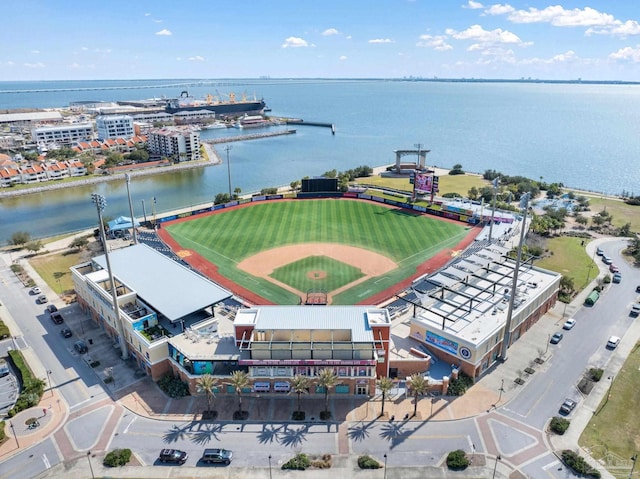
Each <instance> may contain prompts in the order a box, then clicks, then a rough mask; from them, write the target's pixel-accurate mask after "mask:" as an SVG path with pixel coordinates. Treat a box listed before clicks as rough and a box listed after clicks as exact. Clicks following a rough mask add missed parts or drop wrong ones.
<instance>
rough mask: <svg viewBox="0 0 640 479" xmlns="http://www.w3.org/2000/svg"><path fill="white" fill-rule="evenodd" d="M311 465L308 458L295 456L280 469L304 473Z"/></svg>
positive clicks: (300, 455)
mask: <svg viewBox="0 0 640 479" xmlns="http://www.w3.org/2000/svg"><path fill="white" fill-rule="evenodd" d="M310 465H311V461H310V460H309V457H308V456H307V455H306V454H304V453H300V454H296V455H295V456H294V457H292V458H291V459H289V460H288V461H287V462H285V463H284V464H283V465H282V469H294V470H296V471H304V470H305V469H307V468H308V467H309V466H310Z"/></svg>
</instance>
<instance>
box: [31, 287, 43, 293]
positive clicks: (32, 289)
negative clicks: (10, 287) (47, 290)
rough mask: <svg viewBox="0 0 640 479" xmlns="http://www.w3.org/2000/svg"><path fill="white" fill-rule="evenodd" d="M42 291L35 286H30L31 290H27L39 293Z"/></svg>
mask: <svg viewBox="0 0 640 479" xmlns="http://www.w3.org/2000/svg"><path fill="white" fill-rule="evenodd" d="M40 293H42V291H41V290H40V288H38V287H37V286H34V287H33V288H31V290H30V291H29V294H40Z"/></svg>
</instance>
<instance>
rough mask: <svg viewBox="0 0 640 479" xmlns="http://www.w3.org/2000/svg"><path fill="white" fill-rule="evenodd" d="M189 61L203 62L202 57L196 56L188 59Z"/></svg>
mask: <svg viewBox="0 0 640 479" xmlns="http://www.w3.org/2000/svg"><path fill="white" fill-rule="evenodd" d="M189 61H190V62H203V61H204V57H201V56H200V55H196V56H194V57H189Z"/></svg>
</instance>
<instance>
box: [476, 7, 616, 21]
mask: <svg viewBox="0 0 640 479" xmlns="http://www.w3.org/2000/svg"><path fill="white" fill-rule="evenodd" d="M485 13H486V14H488V15H504V14H507V15H508V17H507V18H508V19H509V20H510V21H511V22H513V23H550V24H551V25H553V26H556V27H590V26H595V25H599V26H603V25H615V24H617V23H620V21H619V20H616V19H615V17H614V16H613V15H611V14H609V13H604V12H600V11H598V10H596V9H594V8H591V7H585V8H574V9H571V10H569V9H566V8H564V7H563V6H561V5H551V6H549V7H546V8H543V9H538V8H534V7H529V9H528V10H516V9H515V8H513V7H512V6H511V5H508V4H495V5H491V6H490V7H489V8H487V9H486V10H485Z"/></svg>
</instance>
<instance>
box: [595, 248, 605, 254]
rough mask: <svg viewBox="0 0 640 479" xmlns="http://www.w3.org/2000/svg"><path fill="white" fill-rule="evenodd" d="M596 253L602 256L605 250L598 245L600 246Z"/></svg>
mask: <svg viewBox="0 0 640 479" xmlns="http://www.w3.org/2000/svg"><path fill="white" fill-rule="evenodd" d="M596 254H597V255H598V256H602V255H603V254H604V251H602V248H600V246H598V247H597V248H596Z"/></svg>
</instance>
